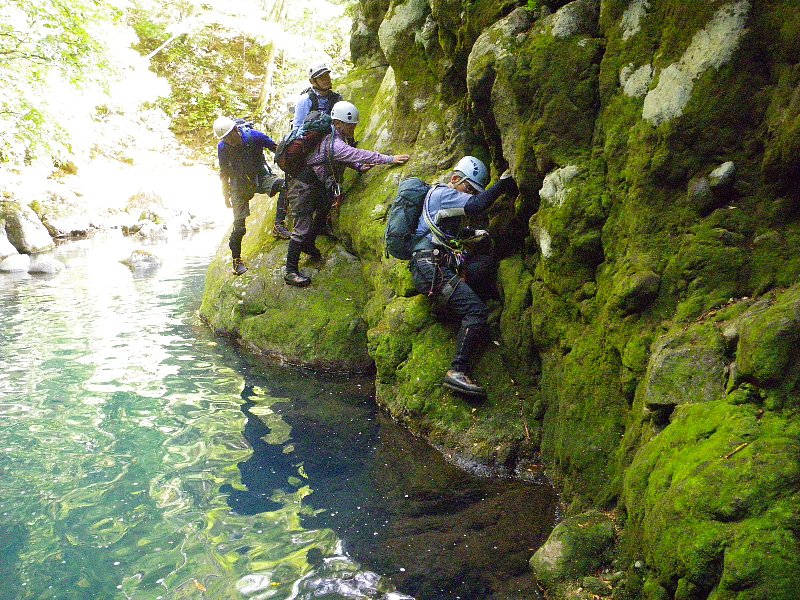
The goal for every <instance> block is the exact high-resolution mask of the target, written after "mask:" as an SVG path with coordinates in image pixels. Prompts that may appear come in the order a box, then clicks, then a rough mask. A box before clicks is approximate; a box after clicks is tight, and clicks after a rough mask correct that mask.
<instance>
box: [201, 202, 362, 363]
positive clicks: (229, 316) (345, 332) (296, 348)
mask: <svg viewBox="0 0 800 600" xmlns="http://www.w3.org/2000/svg"><path fill="white" fill-rule="evenodd" d="M250 206H251V211H252V213H251V215H250V217H248V220H247V228H248V232H247V235H246V236H245V238H244V243H243V247H242V257H243V259H244V260H245V262H246V263H247V264H248V266H249V271H248V272H247V273H245V274H244V275H241V276H239V277H237V276H235V275H234V274H233V273H232V271H231V259H230V254H229V253H228V252H227V244H226V243H225V242H223V244H222V245H221V246H220V251H219V253H218V254H217V257H216V258H215V259H214V261H213V262H212V263H211V266H210V267H209V270H208V274H207V277H206V287H205V291H204V294H203V301H202V304H201V307H200V314H201V315H202V317H203V318H204V319H205V320H206V321H207V322H208V323H209V324H210V325H211V326H212V327H213V328H214V329H215V330H216V331H218V332H220V333H223V334H226V335H230V336H233V337H235V338H237V339H238V340H239V341H240V342H241V343H242V344H243V345H245V346H246V347H248V348H250V349H252V350H254V351H256V352H257V353H259V354H264V355H268V356H272V357H274V358H277V359H280V360H282V361H285V362H289V363H292V364H299V365H304V366H308V367H312V368H318V369H324V370H336V371H367V370H369V369H370V368H371V365H372V361H371V360H370V358H369V355H368V354H367V344H366V341H367V340H366V331H367V327H366V323H365V322H364V319H363V312H364V305H365V303H366V300H367V284H366V282H365V281H364V278H363V276H362V270H361V269H362V267H361V263H360V262H359V261H358V259H357V258H356V257H355V256H353V255H352V254H350V253H349V252H347V251H346V250H345V249H344V248H343V247H342V246H340V245H338V244H336V243H335V242H334V241H332V240H329V239H327V238H326V237H324V236H322V237H321V238H319V239H318V245H319V247H320V250H322V252H323V255H324V260H323V261H322V263H321V264H314V263H309V262H307V260H306V259H302V260H301V262H300V268H301V271H303V272H305V273H307V274H309V275H311V276H312V278H313V282H312V285H311V286H310V287H308V288H295V287H291V286H288V285H286V284H285V283H284V282H283V273H284V269H283V267H284V264H285V260H286V242H284V241H278V240H276V239H274V238H273V237H272V236H271V235H270V234H269V233H268V232H269V231H270V230H271V228H272V225H273V222H274V214H275V204H274V200H272V199H269V198H268V197H267V196H256V197H255V198H254V199H253V200H251V204H250ZM343 340H347V342H346V343H343Z"/></svg>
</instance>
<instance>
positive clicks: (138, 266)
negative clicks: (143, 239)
mask: <svg viewBox="0 0 800 600" xmlns="http://www.w3.org/2000/svg"><path fill="white" fill-rule="evenodd" d="M120 262H121V263H122V264H123V265H125V266H127V267H128V268H129V269H130V270H131V271H134V272H136V271H150V270H154V269H157V268H159V267H160V266H161V259H160V258H158V257H157V256H156V255H155V254H152V253H150V252H148V251H147V250H134V251H133V252H131V254H130V256H128V258H125V259H123V260H121V261H120Z"/></svg>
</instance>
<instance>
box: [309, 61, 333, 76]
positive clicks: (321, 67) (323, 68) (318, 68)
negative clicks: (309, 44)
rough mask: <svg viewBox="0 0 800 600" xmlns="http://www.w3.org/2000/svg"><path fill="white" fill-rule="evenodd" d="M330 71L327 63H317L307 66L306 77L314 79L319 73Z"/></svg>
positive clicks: (323, 73)
mask: <svg viewBox="0 0 800 600" xmlns="http://www.w3.org/2000/svg"><path fill="white" fill-rule="evenodd" d="M330 72H331V70H330V69H329V68H328V65H326V64H325V63H319V64H316V65H312V66H311V67H309V68H308V77H309V79H316V78H317V77H319V76H320V75H325V73H330Z"/></svg>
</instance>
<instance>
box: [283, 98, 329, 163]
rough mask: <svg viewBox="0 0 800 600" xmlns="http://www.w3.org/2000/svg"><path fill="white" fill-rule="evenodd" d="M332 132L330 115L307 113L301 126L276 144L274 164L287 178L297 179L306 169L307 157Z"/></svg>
mask: <svg viewBox="0 0 800 600" xmlns="http://www.w3.org/2000/svg"><path fill="white" fill-rule="evenodd" d="M332 131H333V125H332V124H331V117H330V115H327V114H325V113H324V112H320V111H312V112H310V113H308V115H307V116H306V118H305V119H304V120H303V124H302V125H301V126H300V127H298V128H297V129H295V130H293V131H291V132H289V134H288V135H287V136H286V137H284V138H283V139H282V140H281V141H280V143H279V144H278V147H277V148H276V149H275V164H276V165H278V166H279V167H280V168H281V170H282V171H283V172H284V173H286V174H287V175H288V176H289V177H297V176H298V175H299V174H300V172H301V171H302V170H303V169H305V168H306V159H307V158H308V155H309V154H311V152H312V151H313V150H314V148H316V147H317V146H318V145H319V143H320V142H321V141H322V139H323V138H324V137H325V136H326V135H328V134H329V133H331V132H332Z"/></svg>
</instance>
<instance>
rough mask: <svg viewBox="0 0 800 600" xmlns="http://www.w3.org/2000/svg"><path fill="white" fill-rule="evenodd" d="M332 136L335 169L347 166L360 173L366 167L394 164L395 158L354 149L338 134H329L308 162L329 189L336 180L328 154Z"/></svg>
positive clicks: (309, 157)
mask: <svg viewBox="0 0 800 600" xmlns="http://www.w3.org/2000/svg"><path fill="white" fill-rule="evenodd" d="M331 136H334V137H333V162H334V168H336V167H340V166H346V167H350V168H351V169H355V170H356V171H359V172H360V171H361V170H362V168H363V166H364V165H370V164H374V165H388V164H390V163H392V162H394V156H390V155H387V154H381V153H380V152H374V151H372V150H361V149H360V148H353V147H352V146H351V145H350V144H348V143H347V142H345V141H344V140H343V139H342V138H341V137H339V135H338V134H337V133H335V132H334V133H329V134H328V135H326V136H325V138H324V139H323V140H322V142H320V144H319V146H317V148H316V149H315V150H314V151H313V152H312V153H311V154H310V155H309V156H308V160H307V161H306V164H307V165H308V166H310V167H311V168H312V169H313V170H314V173H316V175H317V177H319V180H320V181H321V182H323V183H324V184H325V187H327V188H328V189H331V188H332V186H333V179H334V174H333V173H331V164H330V161H329V160H328V152H329V151H330V148H331ZM337 170H338V169H337ZM336 176H337V177H339V176H340V174H339V173H336Z"/></svg>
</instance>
